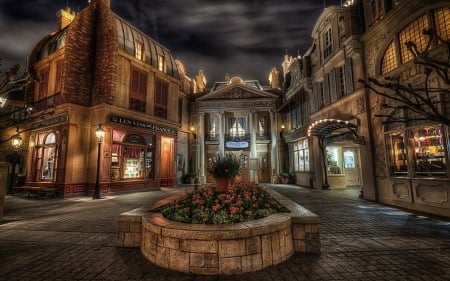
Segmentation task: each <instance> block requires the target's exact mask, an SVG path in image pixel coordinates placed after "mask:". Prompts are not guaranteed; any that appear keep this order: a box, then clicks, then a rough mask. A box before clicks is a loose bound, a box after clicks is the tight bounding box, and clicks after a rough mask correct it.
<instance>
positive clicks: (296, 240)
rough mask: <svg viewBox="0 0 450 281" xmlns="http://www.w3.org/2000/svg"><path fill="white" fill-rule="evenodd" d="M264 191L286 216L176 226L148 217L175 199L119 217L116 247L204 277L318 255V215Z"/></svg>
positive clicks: (158, 214)
mask: <svg viewBox="0 0 450 281" xmlns="http://www.w3.org/2000/svg"><path fill="white" fill-rule="evenodd" d="M267 190H268V192H269V193H270V194H271V196H273V197H274V198H275V199H276V200H278V201H279V202H280V203H281V204H283V205H284V206H285V207H286V208H288V209H289V210H290V211H291V212H290V213H277V214H272V215H270V216H268V217H266V218H262V219H258V220H254V221H247V222H242V223H236V224H221V225H206V224H185V223H179V222H174V221H170V220H167V219H166V218H164V217H163V216H162V214H160V213H151V212H150V211H151V210H154V209H156V208H159V207H160V206H162V205H164V204H166V203H168V202H170V201H173V200H174V199H176V198H178V196H179V195H175V196H171V197H168V198H165V199H163V200H160V201H158V202H156V203H155V204H153V205H151V206H148V207H141V208H138V209H135V210H132V211H129V212H126V213H123V214H120V215H119V216H118V218H117V221H118V230H119V234H118V246H121V247H140V248H141V252H142V253H143V255H144V256H145V257H146V258H147V259H148V260H150V261H151V262H153V263H155V264H157V265H159V266H162V267H165V268H170V269H174V270H178V271H183V272H192V273H197V274H205V275H217V274H224V275H227V274H237V273H245V272H252V271H256V270H260V269H263V268H265V267H268V266H271V265H275V264H278V263H281V262H283V261H285V260H286V259H288V258H289V257H290V256H291V255H292V254H293V253H294V251H296V252H310V253H319V252H320V226H319V224H320V219H319V216H318V215H316V214H314V213H312V212H310V211H309V210H307V209H305V208H304V207H302V206H300V205H298V204H297V203H295V202H293V201H291V200H290V199H288V198H286V197H284V196H282V195H280V194H279V193H277V192H275V191H273V190H270V189H267Z"/></svg>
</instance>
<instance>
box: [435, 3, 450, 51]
mask: <svg viewBox="0 0 450 281" xmlns="http://www.w3.org/2000/svg"><path fill="white" fill-rule="evenodd" d="M434 20H435V25H436V33H437V35H438V36H439V37H441V38H442V39H444V40H449V39H450V8H442V9H437V10H435V11H434ZM439 43H440V42H439Z"/></svg>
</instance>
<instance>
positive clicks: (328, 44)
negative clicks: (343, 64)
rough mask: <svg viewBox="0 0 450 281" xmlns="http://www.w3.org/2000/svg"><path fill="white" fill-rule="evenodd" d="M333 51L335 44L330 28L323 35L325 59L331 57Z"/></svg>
mask: <svg viewBox="0 0 450 281" xmlns="http://www.w3.org/2000/svg"><path fill="white" fill-rule="evenodd" d="M332 50H333V43H332V38H331V27H329V28H328V29H327V30H326V31H325V33H324V35H323V58H327V57H328V56H329V55H331V52H332Z"/></svg>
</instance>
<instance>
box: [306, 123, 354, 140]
mask: <svg viewBox="0 0 450 281" xmlns="http://www.w3.org/2000/svg"><path fill="white" fill-rule="evenodd" d="M341 129H345V130H341ZM357 129H358V125H357V122H356V120H355V119H353V120H350V121H348V120H339V119H322V120H318V121H315V122H314V123H312V124H311V125H310V126H309V127H308V136H317V137H319V138H322V139H324V138H326V137H329V136H331V135H332V134H333V133H336V134H338V133H342V131H346V132H348V131H350V132H351V133H352V134H353V135H354V136H355V138H359V136H358V131H357Z"/></svg>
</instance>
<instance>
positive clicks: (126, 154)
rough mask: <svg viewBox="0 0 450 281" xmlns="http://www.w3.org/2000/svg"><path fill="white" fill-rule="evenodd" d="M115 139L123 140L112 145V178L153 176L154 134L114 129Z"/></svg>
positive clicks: (125, 178) (126, 178)
mask: <svg viewBox="0 0 450 281" xmlns="http://www.w3.org/2000/svg"><path fill="white" fill-rule="evenodd" d="M114 136H115V138H114ZM113 139H115V140H116V141H120V140H123V142H121V143H114V144H113V145H112V147H111V169H110V171H111V180H129V179H144V178H147V179H149V178H153V156H154V153H153V136H151V135H146V136H144V137H142V136H140V135H137V134H129V135H126V136H125V133H124V132H121V131H113Z"/></svg>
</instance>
